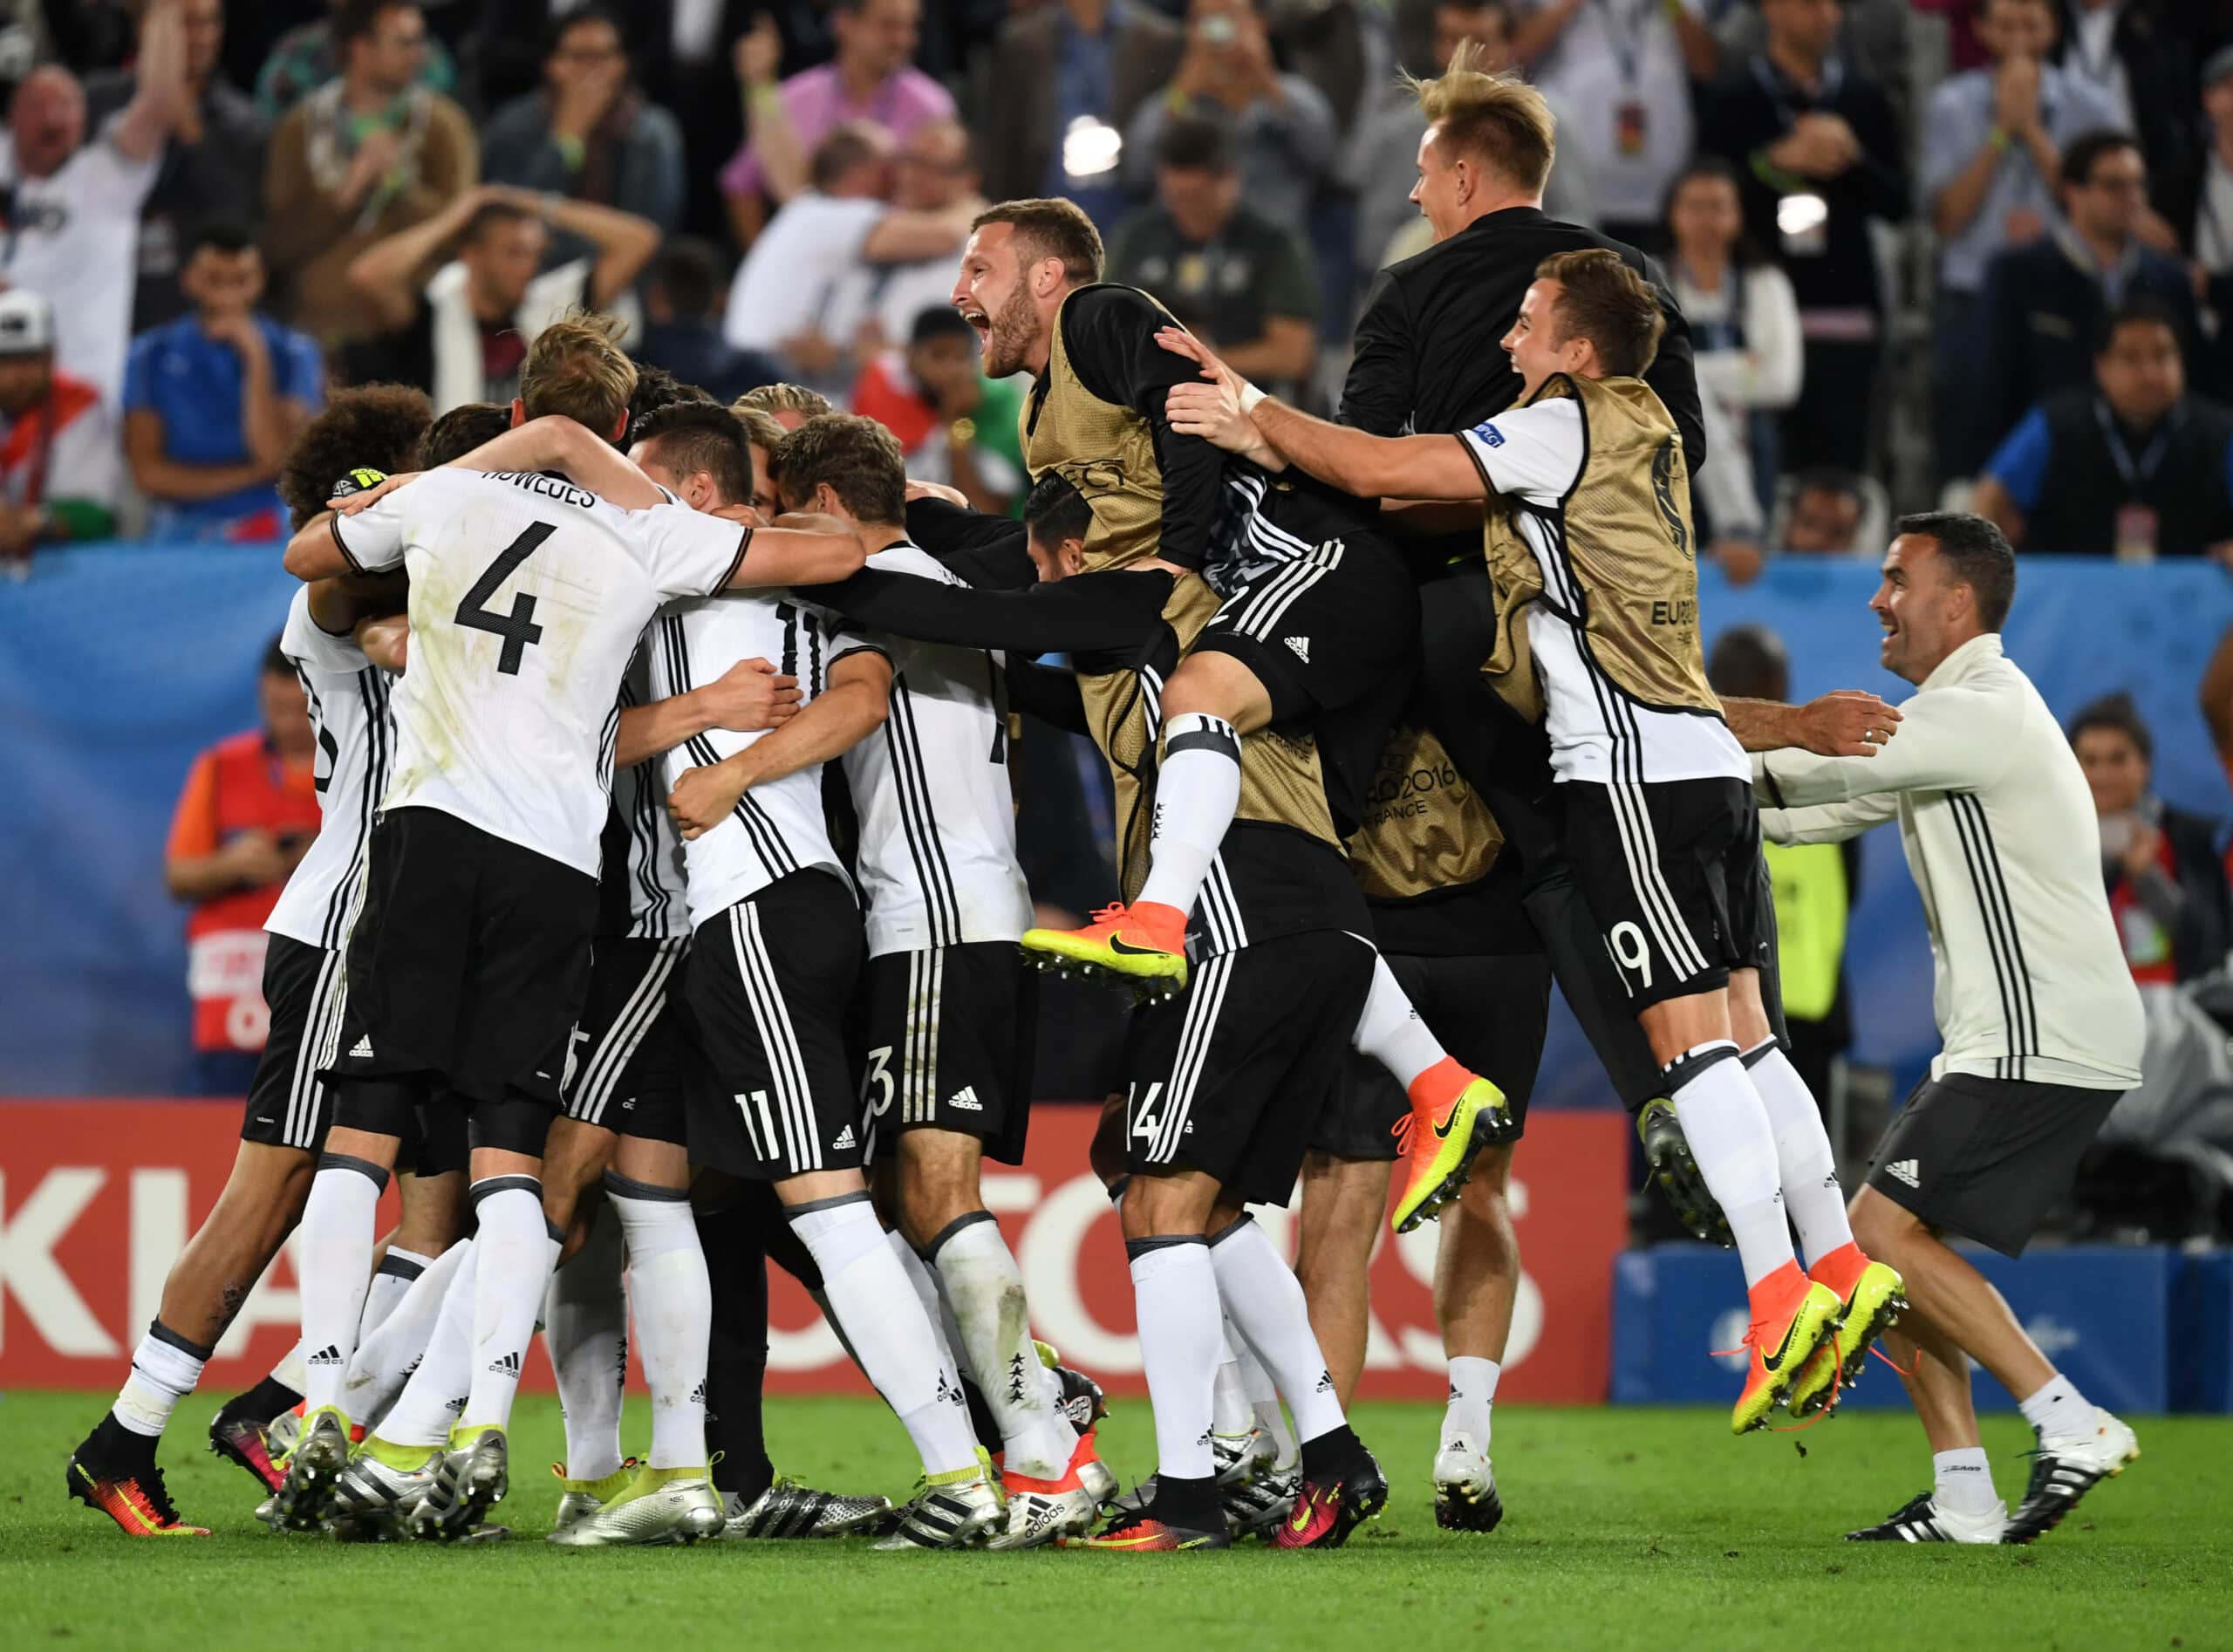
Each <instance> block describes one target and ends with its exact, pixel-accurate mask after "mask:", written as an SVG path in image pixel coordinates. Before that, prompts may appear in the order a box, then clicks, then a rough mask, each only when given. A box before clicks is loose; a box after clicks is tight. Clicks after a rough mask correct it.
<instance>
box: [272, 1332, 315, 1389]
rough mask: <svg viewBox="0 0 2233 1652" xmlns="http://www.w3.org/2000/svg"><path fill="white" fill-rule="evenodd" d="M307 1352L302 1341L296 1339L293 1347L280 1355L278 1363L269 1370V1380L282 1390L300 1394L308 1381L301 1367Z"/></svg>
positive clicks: (298, 1338) (308, 1378)
mask: <svg viewBox="0 0 2233 1652" xmlns="http://www.w3.org/2000/svg"><path fill="white" fill-rule="evenodd" d="M309 1352H310V1350H309V1349H308V1348H304V1346H303V1342H302V1339H301V1338H300V1337H297V1338H296V1339H295V1346H294V1347H292V1348H289V1349H288V1350H287V1351H286V1352H285V1353H284V1354H282V1355H280V1356H279V1362H278V1363H277V1364H276V1365H274V1366H273V1367H272V1368H271V1380H272V1381H273V1382H277V1383H278V1384H279V1386H280V1387H282V1388H283V1389H291V1390H293V1391H294V1392H295V1393H297V1394H300V1393H301V1392H302V1391H303V1384H304V1383H305V1382H309V1381H310V1377H309V1376H308V1375H307V1373H306V1372H305V1369H304V1365H303V1360H304V1356H305V1355H307V1354H309Z"/></svg>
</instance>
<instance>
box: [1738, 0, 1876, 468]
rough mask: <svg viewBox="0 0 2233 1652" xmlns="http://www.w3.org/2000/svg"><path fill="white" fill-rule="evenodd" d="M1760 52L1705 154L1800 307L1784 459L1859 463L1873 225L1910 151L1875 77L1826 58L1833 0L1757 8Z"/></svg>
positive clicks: (1866, 401)
mask: <svg viewBox="0 0 2233 1652" xmlns="http://www.w3.org/2000/svg"><path fill="white" fill-rule="evenodd" d="M1760 15H1761V17H1762V18H1763V20H1764V21H1765V23H1766V24H1767V47H1766V50H1765V51H1763V52H1762V53H1761V55H1760V56H1758V57H1757V58H1753V59H1752V64H1751V65H1750V72H1749V73H1747V74H1745V75H1744V76H1742V77H1740V78H1738V79H1732V80H1731V81H1729V82H1728V83H1727V84H1726V85H1724V86H1723V87H1722V88H1721V89H1720V91H1719V92H1717V94H1716V96H1715V99H1714V101H1713V103H1712V105H1711V107H1710V109H1709V111H1708V114H1707V119H1706V121H1705V133H1704V147H1705V148H1707V149H1709V150H1711V151H1712V152H1713V153H1714V154H1719V155H1722V156H1724V157H1725V158H1726V159H1727V160H1729V161H1730V163H1731V165H1732V166H1734V167H1736V168H1737V171H1738V175H1739V176H1740V177H1742V178H1743V179H1744V180H1745V222H1747V223H1754V224H1758V225H1759V226H1760V227H1761V232H1762V234H1763V235H1765V234H1766V233H1767V229H1768V226H1770V225H1773V226H1775V229H1776V239H1775V242H1774V243H1773V245H1774V249H1775V251H1776V253H1777V255H1778V256H1779V258H1780V260H1781V262H1782V264H1783V268H1784V270H1785V272H1786V274H1787V275H1789V276H1790V277H1791V285H1792V290H1793V293H1794V294H1795V295H1796V297H1798V300H1799V330H1800V331H1801V332H1802V333H1803V334H1804V335H1805V336H1806V374H1805V379H1806V381H1805V383H1804V385H1803V386H1801V388H1800V391H1799V403H1798V405H1797V406H1795V407H1794V408H1793V410H1792V411H1791V413H1789V414H1788V415H1786V418H1785V420H1784V423H1783V435H1784V461H1785V462H1786V464H1792V465H1799V466H1804V465H1815V464H1835V465H1843V466H1846V467H1847V468H1853V469H1859V468H1861V467H1862V466H1863V465H1864V464H1865V462H1866V461H1867V459H1868V450H1869V436H1870V421H1871V413H1872V411H1873V408H1872V402H1873V399H1874V398H1873V397H1872V396H1871V395H1870V394H1869V393H1868V390H1867V389H1866V388H1864V386H1868V385H1869V384H1870V383H1871V381H1872V380H1873V379H1874V375H1875V371H1876V368H1877V365H1878V363H1879V359H1880V358H1881V353H1882V350H1881V338H1882V336H1883V317H1884V310H1885V304H1884V295H1883V293H1882V291H1881V287H1880V283H1879V280H1878V276H1877V269H1876V254H1875V249H1874V245H1873V243H1872V242H1871V240H1870V236H1869V229H1868V223H1869V220H1871V219H1873V218H1874V219H1884V220H1888V221H1897V220H1899V219H1902V218H1904V217H1906V216H1907V215H1908V182H1907V163H1906V159H1905V156H1906V152H1907V145H1906V142H1905V140H1903V139H1902V136H1901V133H1900V131H1899V127H1898V125H1897V123H1896V122H1895V120H1894V119H1893V116H1892V106H1891V105H1890V104H1889V103H1888V102H1887V101H1886V100H1885V97H1884V93H1883V92H1882V91H1881V89H1880V88H1879V87H1877V86H1876V85H1874V84H1873V83H1871V82H1869V81H1868V80H1864V79H1861V77H1860V76H1859V75H1858V74H1855V73H1854V72H1852V71H1851V70H1850V69H1849V68H1848V66H1847V65H1846V64H1845V63H1844V62H1842V61H1841V60H1840V59H1839V58H1834V57H1833V56H1831V55H1830V53H1831V47H1832V44H1833V43H1834V41H1835V40H1836V38H1837V32H1838V24H1839V21H1840V6H1839V0H1760Z"/></svg>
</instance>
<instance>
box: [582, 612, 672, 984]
mask: <svg viewBox="0 0 2233 1652" xmlns="http://www.w3.org/2000/svg"><path fill="white" fill-rule="evenodd" d="M658 634H659V621H657V620H653V621H652V624H651V627H650V629H648V630H647V631H645V632H644V635H643V638H642V640H641V641H640V642H638V644H637V645H636V655H635V658H634V659H631V660H630V661H629V662H628V672H627V675H626V676H625V677H623V678H622V679H620V709H621V710H622V711H624V712H625V711H626V710H628V708H629V707H632V706H648V705H649V704H651V702H652V700H653V699H654V698H655V696H654V695H653V694H652V666H651V653H650V651H651V649H652V646H653V645H654V644H655V642H656V640H657V638H658ZM666 789H667V788H666V786H665V785H663V784H662V783H661V781H660V775H659V759H658V758H656V757H646V758H645V760H644V761H642V762H640V763H637V764H634V765H632V767H630V768H616V769H614V770H613V773H612V812H611V814H610V815H608V816H606V818H605V824H604V870H603V871H602V872H601V873H600V874H599V876H598V930H597V932H598V934H599V935H601V936H606V937H621V938H626V939H636V940H655V941H657V940H672V939H677V938H679V937H681V936H686V935H687V934H689V933H690V906H689V903H688V901H687V900H686V898H685V897H686V890H687V884H686V881H685V873H684V870H683V861H682V834H681V833H679V832H678V831H677V830H675V829H674V817H673V816H671V815H669V814H668V813H667V812H666Z"/></svg>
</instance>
